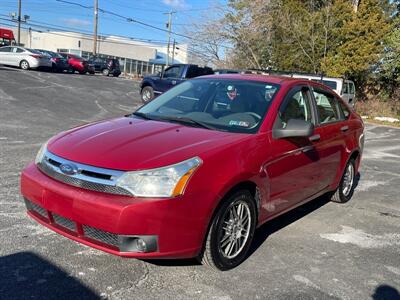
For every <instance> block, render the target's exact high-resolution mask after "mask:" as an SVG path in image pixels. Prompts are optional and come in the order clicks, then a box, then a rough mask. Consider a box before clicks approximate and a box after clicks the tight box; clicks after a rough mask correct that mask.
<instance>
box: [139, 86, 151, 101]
mask: <svg viewBox="0 0 400 300" xmlns="http://www.w3.org/2000/svg"><path fill="white" fill-rule="evenodd" d="M140 97H141V98H142V101H143V103H147V102H150V101H151V100H153V99H154V90H153V88H152V87H151V86H145V87H144V88H142V90H141V91H140Z"/></svg>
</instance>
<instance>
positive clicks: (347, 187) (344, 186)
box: [331, 159, 356, 203]
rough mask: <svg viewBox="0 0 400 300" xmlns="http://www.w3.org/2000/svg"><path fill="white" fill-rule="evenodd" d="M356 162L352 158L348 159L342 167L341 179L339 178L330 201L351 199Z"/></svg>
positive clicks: (354, 182) (354, 181) (339, 201)
mask: <svg viewBox="0 0 400 300" xmlns="http://www.w3.org/2000/svg"><path fill="white" fill-rule="evenodd" d="M355 165H356V162H355V160H354V159H350V160H349V162H348V163H347V165H346V168H345V169H344V173H343V176H342V179H341V180H340V183H339V186H338V188H337V190H336V191H335V193H334V194H333V196H332V197H331V201H333V202H337V203H346V202H347V201H349V200H350V199H351V197H352V196H353V193H354V189H355V187H356V172H355V170H356V168H355Z"/></svg>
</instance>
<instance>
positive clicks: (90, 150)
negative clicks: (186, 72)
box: [47, 117, 248, 171]
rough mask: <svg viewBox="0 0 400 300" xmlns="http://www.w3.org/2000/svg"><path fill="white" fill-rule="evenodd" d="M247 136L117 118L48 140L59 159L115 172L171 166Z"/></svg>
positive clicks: (175, 124)
mask: <svg viewBox="0 0 400 300" xmlns="http://www.w3.org/2000/svg"><path fill="white" fill-rule="evenodd" d="M246 137H248V135H246V134H238V133H227V132H222V131H214V130H208V129H203V128H195V127H188V126H183V125H180V124H177V123H169V122H161V121H152V120H142V119H138V118H130V117H124V118H118V119H112V120H108V121H102V122H98V123H94V124H89V125H85V126H81V127H78V128H75V129H71V130H69V131H66V132H64V133H61V134H59V135H57V136H56V137H54V138H53V139H51V140H50V142H49V143H48V146H47V147H48V150H49V151H50V152H51V153H53V154H55V155H58V156H60V157H63V158H65V159H68V160H72V161H75V162H79V163H83V164H88V165H92V166H97V167H102V168H109V169H116V170H124V171H128V170H141V169H152V168H157V167H162V166H167V165H170V164H174V163H177V162H180V161H183V160H186V159H189V158H192V157H194V156H200V157H201V154H203V153H205V152H207V151H208V150H212V149H215V148H220V149H221V150H223V149H224V148H225V147H227V146H228V145H230V144H232V143H235V142H238V141H240V140H242V139H245V138H246Z"/></svg>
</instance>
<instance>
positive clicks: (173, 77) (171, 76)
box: [155, 65, 183, 93]
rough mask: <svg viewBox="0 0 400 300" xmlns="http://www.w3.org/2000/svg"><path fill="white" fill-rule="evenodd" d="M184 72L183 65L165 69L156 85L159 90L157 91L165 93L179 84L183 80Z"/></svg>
mask: <svg viewBox="0 0 400 300" xmlns="http://www.w3.org/2000/svg"><path fill="white" fill-rule="evenodd" d="M182 72H183V66H180V65H178V66H171V67H169V68H167V69H165V71H164V73H163V74H162V77H161V78H160V80H159V81H157V82H156V86H157V87H158V90H157V91H155V93H157V92H159V93H164V92H166V91H168V90H169V89H170V88H172V87H174V86H175V85H177V84H179V83H180V82H181V81H182V80H181V78H182Z"/></svg>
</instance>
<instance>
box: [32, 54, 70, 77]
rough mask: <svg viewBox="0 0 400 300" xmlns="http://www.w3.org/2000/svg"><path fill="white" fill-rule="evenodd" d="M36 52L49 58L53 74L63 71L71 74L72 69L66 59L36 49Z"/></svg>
mask: <svg viewBox="0 0 400 300" xmlns="http://www.w3.org/2000/svg"><path fill="white" fill-rule="evenodd" d="M36 50H37V51H39V52H41V53H43V54H44V55H46V56H48V57H50V60H51V63H52V66H51V69H52V70H53V71H54V72H63V71H69V72H72V67H71V66H70V64H69V63H68V59H66V58H64V57H63V56H61V55H60V54H59V53H56V52H53V51H49V50H43V49H36Z"/></svg>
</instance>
